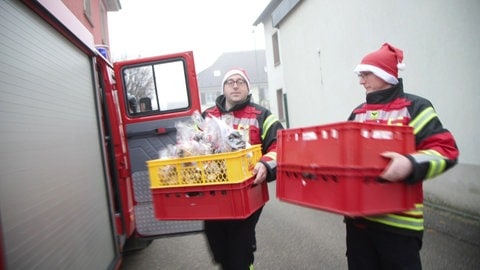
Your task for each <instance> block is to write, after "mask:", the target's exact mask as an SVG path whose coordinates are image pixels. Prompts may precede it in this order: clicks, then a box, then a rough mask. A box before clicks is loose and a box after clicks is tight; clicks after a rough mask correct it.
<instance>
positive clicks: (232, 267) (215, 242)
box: [205, 207, 263, 270]
mask: <svg viewBox="0 0 480 270" xmlns="http://www.w3.org/2000/svg"><path fill="white" fill-rule="evenodd" d="M262 209H263V207H262V208H260V209H258V210H257V211H255V212H254V213H253V214H252V215H250V216H249V217H248V218H246V219H238V220H237V219H231V220H207V221H205V235H206V236H207V240H208V244H209V247H210V251H211V252H212V254H213V259H214V260H215V261H216V262H217V263H219V264H220V265H221V266H222V269H223V270H237V269H238V270H247V269H249V267H250V265H252V264H253V260H254V256H253V253H254V252H255V250H256V249H257V244H256V238H255V226H256V225H257V222H258V219H259V218H260V214H261V213H262Z"/></svg>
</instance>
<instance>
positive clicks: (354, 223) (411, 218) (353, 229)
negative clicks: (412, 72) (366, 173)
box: [345, 43, 459, 270]
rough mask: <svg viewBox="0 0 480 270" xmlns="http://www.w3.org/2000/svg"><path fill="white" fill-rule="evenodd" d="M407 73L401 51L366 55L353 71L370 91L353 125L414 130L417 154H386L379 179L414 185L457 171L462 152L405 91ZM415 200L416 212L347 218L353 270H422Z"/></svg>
mask: <svg viewBox="0 0 480 270" xmlns="http://www.w3.org/2000/svg"><path fill="white" fill-rule="evenodd" d="M403 68H404V64H403V51H402V50H400V49H398V48H396V47H394V46H392V45H390V44H388V43H385V44H383V45H382V46H381V48H380V49H379V50H377V51H374V52H372V53H370V54H367V55H366V56H365V57H364V58H363V59H362V61H361V63H360V64H358V65H357V66H356V68H355V69H354V72H355V73H356V74H357V75H358V77H359V82H360V84H361V85H362V86H363V87H364V88H365V90H366V102H365V103H362V104H360V105H359V106H358V107H357V108H355V109H354V110H353V111H352V113H351V115H350V117H349V120H350V121H357V122H372V123H378V124H383V125H402V126H411V127H412V128H413V130H414V136H415V147H416V149H415V151H414V152H413V153H409V154H407V155H402V154H399V153H396V152H384V153H382V156H383V157H385V158H386V159H388V160H390V161H389V164H388V165H387V167H386V168H385V169H384V171H383V172H382V173H381V174H380V178H381V179H383V180H386V181H391V182H397V181H403V182H405V184H415V183H420V182H422V181H423V180H426V179H430V178H433V177H435V176H438V175H439V174H442V173H444V172H445V171H446V170H448V169H450V168H452V167H453V166H455V164H456V163H457V159H458V155H459V151H458V148H457V145H456V142H455V139H454V137H453V135H452V134H451V133H450V132H449V131H448V130H447V129H445V128H444V127H443V126H442V123H441V121H440V119H439V117H438V115H437V113H436V111H435V109H434V108H433V105H432V104H431V103H430V101H429V100H427V99H425V98H423V97H420V96H417V95H412V94H408V93H405V92H404V91H403V82H402V79H401V78H399V76H398V71H399V69H400V70H401V69H403ZM416 199H417V202H416V204H415V206H414V207H413V208H412V209H410V210H408V211H405V212H396V213H386V214H383V215H375V216H364V217H355V218H354V217H345V223H346V229H347V239H346V241H347V253H346V254H347V259H348V268H349V269H350V270H352V269H369V270H376V269H378V270H380V269H389V270H395V269H422V264H421V260H420V249H421V247H422V239H423V230H424V227H423V196H422V194H420V195H419V196H418V198H416Z"/></svg>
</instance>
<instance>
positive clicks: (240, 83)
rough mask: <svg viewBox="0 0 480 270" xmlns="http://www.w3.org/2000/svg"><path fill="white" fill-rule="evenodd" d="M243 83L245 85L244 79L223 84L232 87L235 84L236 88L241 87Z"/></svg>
mask: <svg viewBox="0 0 480 270" xmlns="http://www.w3.org/2000/svg"><path fill="white" fill-rule="evenodd" d="M245 83H247V82H246V81H245V80H244V79H238V80H236V81H235V80H228V81H226V82H225V84H226V85H228V86H233V85H234V84H237V85H238V86H243V85H244V84H245Z"/></svg>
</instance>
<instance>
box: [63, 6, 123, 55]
mask: <svg viewBox="0 0 480 270" xmlns="http://www.w3.org/2000/svg"><path fill="white" fill-rule="evenodd" d="M62 2H63V4H64V5H65V7H66V8H67V9H68V10H69V11H70V12H71V13H72V14H73V15H74V16H75V17H76V18H77V19H78V21H79V22H80V23H81V24H82V25H83V27H85V29H86V30H87V31H88V32H90V34H91V35H92V36H93V42H94V44H95V45H96V47H97V48H98V49H99V50H100V51H101V52H102V54H103V53H104V56H106V58H109V56H110V52H109V45H110V40H109V35H108V18H107V12H114V11H119V10H120V9H121V8H122V7H121V3H120V0H82V1H79V0H62ZM58 7H59V8H60V7H61V6H60V5H58Z"/></svg>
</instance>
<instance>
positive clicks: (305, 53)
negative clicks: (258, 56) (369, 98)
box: [263, 0, 480, 165]
mask: <svg viewBox="0 0 480 270" xmlns="http://www.w3.org/2000/svg"><path fill="white" fill-rule="evenodd" d="M345 2H348V4H346V3H345ZM478 11H480V1H478V0H460V1H453V0H435V1H434V0H425V1H414V0H405V1H382V0H365V1H326V0H324V1H320V0H319V1H308V0H304V1H301V3H300V4H299V5H298V6H297V7H296V8H295V9H293V10H292V12H291V13H290V14H289V15H288V16H287V17H286V18H285V19H284V20H283V21H282V22H281V23H280V24H279V25H278V26H277V28H278V29H274V28H273V27H272V26H271V23H269V21H268V17H269V16H266V17H265V18H266V19H265V20H264V21H263V23H264V30H265V35H266V42H267V46H266V48H267V50H266V54H267V67H268V76H269V77H268V78H269V85H270V91H274V90H275V89H278V88H283V91H284V93H286V94H287V100H288V109H289V115H288V117H289V121H290V127H299V126H308V125H318V124H325V123H329V122H335V121H344V120H346V118H347V117H348V115H349V114H350V112H351V110H352V109H353V108H354V107H355V106H357V105H358V104H360V103H361V102H363V101H364V100H365V94H364V89H363V87H362V86H361V85H359V83H358V78H357V76H356V75H355V74H354V73H353V69H354V68H355V66H356V65H357V64H358V63H359V62H360V61H361V59H362V58H363V56H365V54H367V53H369V52H371V51H374V50H377V49H378V48H380V46H381V45H382V44H383V43H384V42H389V43H391V44H392V45H394V46H397V47H399V48H401V49H403V51H404V54H405V59H404V61H405V64H406V69H405V70H404V71H403V72H401V73H400V76H401V77H403V78H404V85H405V90H406V92H411V93H414V94H418V95H421V96H424V97H426V98H428V99H430V101H432V103H433V104H434V107H435V109H436V110H437V113H438V115H439V116H440V118H441V119H442V122H443V124H444V125H445V126H446V127H447V128H448V129H450V130H451V131H452V132H453V134H454V136H455V137H456V139H457V142H458V144H459V148H460V151H461V155H460V162H461V163H467V164H476V165H479V164H480V156H479V155H478V153H479V152H480V144H479V143H476V142H475V140H476V138H477V137H478V135H480V128H479V126H478V125H476V124H475V123H477V122H478V120H475V119H476V117H477V115H479V114H480V109H479V107H478V104H479V102H480V91H478V89H476V88H477V86H478V85H479V83H480V76H478V67H477V66H478V63H480V53H479V51H478V48H480V35H478V34H474V33H476V32H477V31H476V28H477V26H478V25H480V17H479V16H478V14H477V13H478ZM274 31H278V33H279V43H280V56H281V65H280V66H277V67H273V66H272V64H271V62H272V61H273V59H272V53H271V36H272V34H273V32H274ZM271 95H273V94H271Z"/></svg>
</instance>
